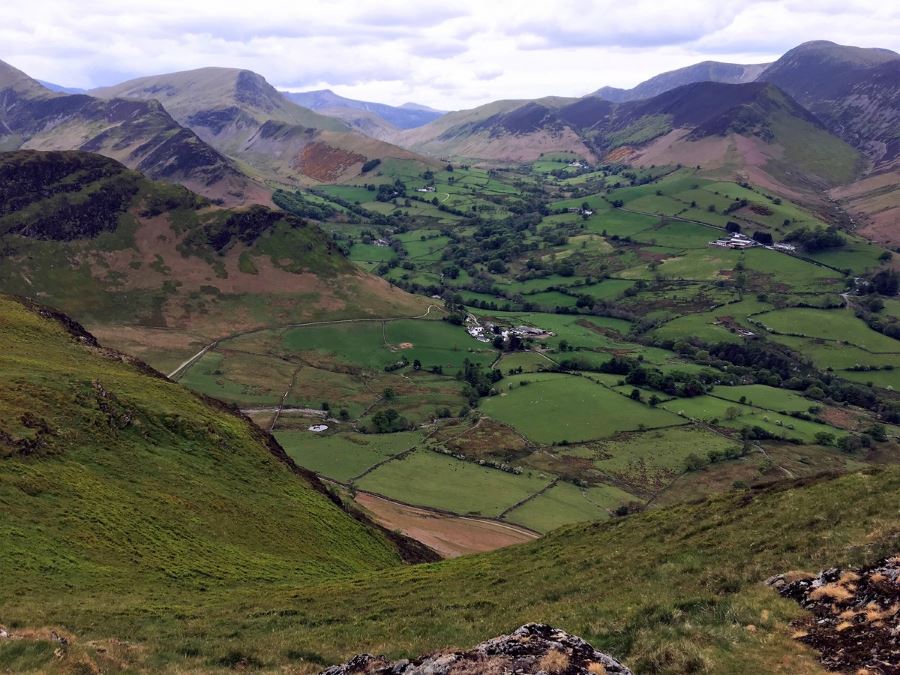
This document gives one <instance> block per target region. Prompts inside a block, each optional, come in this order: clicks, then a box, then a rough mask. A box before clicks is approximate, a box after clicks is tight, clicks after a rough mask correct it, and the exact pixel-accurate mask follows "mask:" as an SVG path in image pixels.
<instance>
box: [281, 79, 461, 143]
mask: <svg viewBox="0 0 900 675" xmlns="http://www.w3.org/2000/svg"><path fill="white" fill-rule="evenodd" d="M282 94H283V95H284V96H285V97H286V98H287V99H288V100H290V101H293V102H294V103H297V104H298V105H302V106H304V107H306V108H310V109H311V110H316V111H319V112H321V113H322V114H323V115H330V116H332V117H336V118H337V119H341V120H344V121H346V122H348V123H349V124H350V125H351V126H355V127H357V128H359V129H361V130H362V131H363V132H364V133H369V134H371V133H372V132H373V131H374V127H375V126H377V125H380V126H381V127H383V128H382V129H381V133H382V134H390V133H391V132H393V131H396V130H397V129H414V128H416V127H420V126H423V125H425V124H428V123H429V122H432V121H434V120H435V119H437V118H438V117H440V116H441V115H443V114H444V113H443V112H441V111H439V110H434V109H432V108H429V107H427V106H423V105H418V104H415V103H404V104H403V105H402V106H392V105H388V104H386V103H375V102H373V101H361V100H357V99H352V98H347V97H346V96H341V95H340V94H335V93H334V92H333V91H332V90H331V89H316V90H313V91H299V92H282ZM361 113H367V114H361ZM375 135H378V134H375Z"/></svg>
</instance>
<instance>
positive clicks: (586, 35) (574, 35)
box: [0, 0, 900, 109]
mask: <svg viewBox="0 0 900 675" xmlns="http://www.w3.org/2000/svg"><path fill="white" fill-rule="evenodd" d="M814 39H827V40H833V41H835V42H840V43H842V44H854V45H859V46H865V47H887V48H890V49H894V50H898V51H900V3H898V2H891V0H877V1H876V0H805V1H804V0H771V1H754V0H679V1H678V2H668V1H667V2H662V1H660V0H629V1H626V2H623V1H622V0H594V1H583V0H549V1H547V0H543V1H541V2H537V1H532V0H447V1H445V2H443V3H435V2H428V1H427V0H418V1H413V0H292V1H289V2H279V1H277V0H250V1H247V0H242V1H241V2H233V1H232V0H214V1H209V0H145V1H142V2H133V1H129V0H69V1H66V0H4V2H2V3H0V60H4V61H6V62H8V63H10V64H12V65H14V66H16V67H17V68H20V69H22V70H24V71H26V72H27V73H28V74H30V75H31V76H33V77H36V78H39V79H43V80H49V81H51V82H56V83H59V84H64V85H68V86H73V87H85V88H90V87H95V86H100V85H107V84H112V83H115V82H119V81H122V80H125V79H129V78H132V77H137V76H140V75H150V74H156V73H162V72H170V71H174V70H186V69H190V68H198V67H202V66H209V65H216V66H232V67H241V68H249V69H251V70H254V71H256V72H258V73H261V74H262V75H264V76H265V77H266V78H267V79H268V80H269V81H270V82H271V83H272V84H274V85H276V86H278V87H280V88H285V89H292V90H295V91H302V90H306V89H319V88H325V87H327V88H331V89H333V90H335V91H336V92H338V93H339V94H342V95H345V96H351V97H354V98H363V99H368V100H376V101H383V102H386V103H393V104H400V103H403V102H405V101H416V102H419V103H424V104H427V105H431V106H434V107H437V108H442V109H457V108H468V107H472V106H475V105H478V104H480V103H486V102H488V101H491V100H495V99H499V98H531V97H537V96H544V95H548V94H557V95H566V96H580V95H583V94H585V93H587V92H589V91H593V90H594V89H597V88H599V87H601V86H603V85H614V86H623V87H628V86H633V85H634V84H636V83H638V82H640V81H641V80H643V79H646V78H647V77H649V76H651V75H654V74H656V73H658V72H660V71H664V70H671V69H673V68H678V67H681V66H686V65H689V64H691V63H696V62H698V61H703V60H708V59H712V60H722V61H734V62H739V63H760V62H765V61H770V60H773V59H775V58H777V57H778V56H779V55H780V54H782V53H783V52H784V51H786V50H787V49H790V48H791V47H793V46H795V45H796V44H798V43H800V42H804V41H806V40H814Z"/></svg>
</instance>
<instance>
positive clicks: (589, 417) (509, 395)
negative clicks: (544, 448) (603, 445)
mask: <svg viewBox="0 0 900 675" xmlns="http://www.w3.org/2000/svg"><path fill="white" fill-rule="evenodd" d="M522 382H528V384H527V385H525V386H522ZM481 409H482V410H483V411H484V413H485V414H486V415H489V416H491V417H495V418H496V419H498V420H500V421H502V422H506V423H507V424H511V425H512V426H514V427H516V428H517V429H520V430H521V431H522V433H524V434H525V435H526V436H528V437H529V438H530V439H532V440H534V441H537V442H539V443H553V442H559V441H586V440H591V439H595V438H603V437H606V436H611V435H612V434H615V433H617V432H619V431H629V430H634V429H638V428H639V427H641V426H644V427H648V428H650V427H661V426H671V425H677V424H681V423H683V422H682V420H679V419H678V418H677V417H676V416H674V415H672V414H670V413H668V412H666V411H665V410H660V409H657V408H651V407H649V406H646V405H644V404H641V403H636V402H634V401H632V400H630V399H628V398H626V397H625V396H620V395H619V394H617V393H615V392H613V391H610V390H609V389H607V388H606V387H603V386H602V385H599V384H596V383H594V382H591V381H590V380H589V379H587V378H585V377H573V376H570V375H559V374H555V373H542V374H538V375H516V376H513V377H509V378H506V379H504V380H503V390H502V395H500V396H494V397H492V398H489V399H487V400H485V401H484V402H483V403H482V404H481Z"/></svg>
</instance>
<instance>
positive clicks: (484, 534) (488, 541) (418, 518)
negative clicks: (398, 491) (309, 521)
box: [355, 492, 540, 558]
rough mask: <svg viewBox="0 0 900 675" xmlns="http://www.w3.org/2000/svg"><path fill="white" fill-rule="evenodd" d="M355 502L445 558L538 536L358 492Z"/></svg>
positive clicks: (373, 515) (488, 521)
mask: <svg viewBox="0 0 900 675" xmlns="http://www.w3.org/2000/svg"><path fill="white" fill-rule="evenodd" d="M355 501H356V503H357V504H359V505H360V506H362V507H363V508H364V509H366V510H367V511H368V512H369V513H370V514H371V515H372V517H373V518H374V519H375V520H376V521H377V522H378V523H379V524H381V525H383V526H384V527H387V528H388V529H391V530H400V531H401V532H402V533H403V534H405V535H406V536H408V537H412V538H413V539H415V540H417V541H420V542H422V543H423V544H425V545H426V546H428V547H430V548H432V549H434V550H435V551H437V552H438V553H440V554H441V555H442V556H444V557H445V558H455V557H457V556H461V555H465V554H467V553H480V552H483V551H493V550H495V549H498V548H503V547H504V546H511V545H513V544H521V543H524V542H528V541H532V540H534V539H537V538H538V537H539V536H540V535H539V534H538V533H536V532H532V531H531V530H527V529H525V528H522V527H518V526H516V525H508V524H506V523H500V522H497V521H494V520H487V519H481V518H470V517H466V516H454V515H451V514H448V513H441V512H439V511H432V510H431V509H426V508H421V507H417V506H409V505H406V504H401V503H400V502H396V501H393V500H391V499H386V498H384V497H381V496H378V495H374V494H371V493H369V492H357V493H356V498H355Z"/></svg>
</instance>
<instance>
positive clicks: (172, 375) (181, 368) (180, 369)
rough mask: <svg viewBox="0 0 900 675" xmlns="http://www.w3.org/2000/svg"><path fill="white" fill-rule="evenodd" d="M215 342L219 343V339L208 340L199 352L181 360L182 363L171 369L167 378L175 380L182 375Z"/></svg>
mask: <svg viewBox="0 0 900 675" xmlns="http://www.w3.org/2000/svg"><path fill="white" fill-rule="evenodd" d="M217 344H219V341H218V340H213V341H212V342H210V343H209V344H208V345H206V346H205V347H204V348H203V349H201V350H200V351H199V352H197V353H196V354H194V355H193V356H191V357H190V358H188V359H185V360H184V361H182V363H181V365H180V366H178V367H177V368H176V369H175V370H173V371H172V372H171V373H169V375H168V378H169V379H170V380H177V379H178V378H179V377H181V376H182V375H184V373H185V372H187V369H188V368H190V367H191V366H192V365H194V364H195V363H196V362H197V361H199V360H200V359H201V358H203V355H204V354H205V353H206V352H208V351H209V350H210V349H212V348H213V347H215V346H216V345H217Z"/></svg>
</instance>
